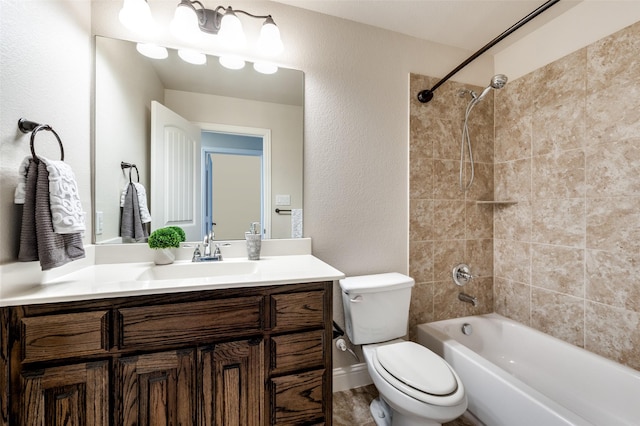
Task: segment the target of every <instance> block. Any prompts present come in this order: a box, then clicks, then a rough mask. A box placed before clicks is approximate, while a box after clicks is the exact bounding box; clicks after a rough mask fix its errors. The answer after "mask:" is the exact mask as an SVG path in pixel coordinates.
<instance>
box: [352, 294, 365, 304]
mask: <svg viewBox="0 0 640 426" xmlns="http://www.w3.org/2000/svg"><path fill="white" fill-rule="evenodd" d="M349 300H350V301H351V303H360V302H362V296H360V295H357V296H356V297H354V298H352V299H349Z"/></svg>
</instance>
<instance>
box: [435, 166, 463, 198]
mask: <svg viewBox="0 0 640 426" xmlns="http://www.w3.org/2000/svg"><path fill="white" fill-rule="evenodd" d="M459 177H460V162H459V161H458V160H434V162H433V198H434V199H440V200H463V199H464V193H463V192H462V191H461V190H460V185H459V181H460V179H459Z"/></svg>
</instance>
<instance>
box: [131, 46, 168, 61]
mask: <svg viewBox="0 0 640 426" xmlns="http://www.w3.org/2000/svg"><path fill="white" fill-rule="evenodd" d="M136 50H137V51H138V52H139V53H140V54H142V55H144V56H146V57H147V58H151V59H165V58H166V57H167V56H169V52H168V51H167V48H166V47H162V46H158V45H157V44H153V43H138V44H136Z"/></svg>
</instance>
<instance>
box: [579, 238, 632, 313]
mask: <svg viewBox="0 0 640 426" xmlns="http://www.w3.org/2000/svg"><path fill="white" fill-rule="evenodd" d="M586 271H587V272H586V275H587V276H586V283H585V297H586V299H588V300H591V301H594V302H599V303H603V304H606V305H610V306H615V307H618V308H624V309H628V310H631V311H635V312H640V285H638V280H637V279H636V278H635V277H638V276H640V256H639V254H638V252H637V251H636V252H630V253H620V252H617V253H613V252H609V251H601V250H587V257H586Z"/></svg>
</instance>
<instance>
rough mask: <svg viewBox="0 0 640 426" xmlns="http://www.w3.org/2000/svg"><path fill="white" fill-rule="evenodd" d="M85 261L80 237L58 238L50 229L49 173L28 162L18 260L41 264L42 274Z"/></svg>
mask: <svg viewBox="0 0 640 426" xmlns="http://www.w3.org/2000/svg"><path fill="white" fill-rule="evenodd" d="M83 257H85V252H84V247H83V245H82V238H81V236H80V234H79V233H72V234H71V233H67V234H57V233H56V232H54V229H53V220H52V216H51V208H50V197H49V172H48V171H47V166H46V164H45V163H44V162H43V161H40V162H39V163H36V162H35V161H33V160H30V162H29V166H28V170H27V179H26V184H25V197H24V206H23V211H22V225H21V231H20V250H19V254H18V260H20V261H24V262H26V261H33V260H40V266H41V268H42V270H43V271H46V270H49V269H52V268H55V267H58V266H62V265H64V264H66V263H68V262H71V261H73V260H77V259H82V258H83Z"/></svg>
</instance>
